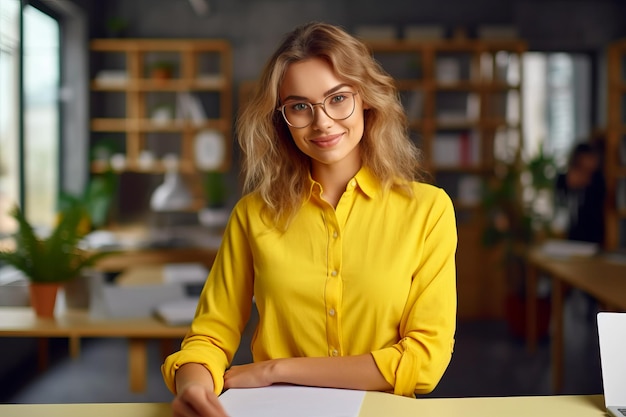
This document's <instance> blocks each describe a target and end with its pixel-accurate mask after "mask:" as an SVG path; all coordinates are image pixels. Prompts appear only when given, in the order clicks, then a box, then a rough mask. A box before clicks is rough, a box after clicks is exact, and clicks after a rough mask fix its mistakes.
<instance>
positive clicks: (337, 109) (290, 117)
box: [276, 91, 358, 129]
mask: <svg viewBox="0 0 626 417" xmlns="http://www.w3.org/2000/svg"><path fill="white" fill-rule="evenodd" d="M357 94H358V93H353V92H349V91H340V92H338V93H333V94H331V95H329V96H326V98H324V101H322V102H321V103H309V102H306V101H295V100H293V101H289V102H287V103H285V104H283V105H282V106H280V107H279V108H277V109H276V110H277V111H280V112H281V113H282V114H283V118H284V119H285V121H286V122H287V124H288V125H289V126H291V127H295V128H296V129H302V128H305V127H307V126H309V125H311V123H313V119H314V117H315V115H314V110H313V108H314V107H315V106H322V110H323V111H324V113H326V115H327V116H328V117H330V118H331V119H333V120H345V119H347V118H348V117H350V116H352V113H354V107H355V99H354V96H355V95H357Z"/></svg>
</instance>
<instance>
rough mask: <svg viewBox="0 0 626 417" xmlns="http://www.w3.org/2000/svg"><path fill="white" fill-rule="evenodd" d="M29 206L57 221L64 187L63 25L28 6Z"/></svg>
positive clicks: (45, 221) (31, 214) (39, 221)
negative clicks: (61, 166)
mask: <svg viewBox="0 0 626 417" xmlns="http://www.w3.org/2000/svg"><path fill="white" fill-rule="evenodd" d="M23 21H24V30H23V37H22V41H23V43H24V50H23V51H24V52H23V72H22V73H23V77H24V95H23V97H24V102H23V103H24V106H23V112H24V113H23V115H24V135H23V141H24V142H23V143H24V175H25V176H24V207H25V209H26V216H27V217H28V218H29V220H30V221H31V222H32V223H33V224H36V225H46V226H50V225H52V224H53V222H54V220H55V212H56V204H57V196H58V192H59V145H60V138H59V136H60V126H59V98H58V92H59V72H60V58H59V24H58V22H57V21H56V20H55V19H54V18H52V17H51V16H49V15H47V14H45V13H43V12H41V11H40V10H38V9H36V8H34V7H32V6H26V7H25V8H24V20H23Z"/></svg>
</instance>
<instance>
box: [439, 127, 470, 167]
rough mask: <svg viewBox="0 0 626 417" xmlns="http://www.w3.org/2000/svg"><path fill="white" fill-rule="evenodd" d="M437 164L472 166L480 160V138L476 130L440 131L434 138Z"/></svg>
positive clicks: (441, 165) (444, 165)
mask: <svg viewBox="0 0 626 417" xmlns="http://www.w3.org/2000/svg"><path fill="white" fill-rule="evenodd" d="M433 162H434V163H435V166H439V167H442V168H445V167H459V166H471V165H476V164H478V163H479V162H480V140H479V137H478V133H477V132H476V131H463V132H460V133H439V134H437V135H436V136H435V137H434V140H433Z"/></svg>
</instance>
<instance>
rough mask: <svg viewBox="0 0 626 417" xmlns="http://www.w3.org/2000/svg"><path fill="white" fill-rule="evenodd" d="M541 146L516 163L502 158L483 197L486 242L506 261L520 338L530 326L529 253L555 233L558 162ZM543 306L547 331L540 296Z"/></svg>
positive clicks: (509, 310)
mask: <svg viewBox="0 0 626 417" xmlns="http://www.w3.org/2000/svg"><path fill="white" fill-rule="evenodd" d="M539 149H540V150H539V152H538V153H537V154H536V155H535V156H534V157H532V158H530V159H529V160H524V159H523V158H522V156H521V154H517V155H516V157H515V158H514V160H513V161H510V162H502V161H500V162H499V163H498V165H497V167H496V175H494V176H493V177H492V178H490V179H489V180H488V181H487V183H486V186H485V189H484V194H483V201H482V206H483V207H484V208H485V211H486V213H487V222H486V226H485V228H484V230H483V236H482V238H483V244H484V245H485V246H487V247H492V248H499V249H500V250H501V251H502V252H501V253H502V262H501V265H502V267H503V270H504V275H505V276H506V279H507V298H506V305H505V312H506V315H507V319H508V321H509V325H510V328H511V331H512V333H513V334H514V335H516V336H520V337H521V336H523V335H524V329H525V322H524V320H525V315H524V308H525V307H524V306H525V295H526V294H525V290H526V286H525V280H526V275H525V274H526V266H525V265H526V262H525V259H524V257H525V253H526V251H527V250H528V249H529V248H530V247H531V246H532V245H534V244H537V243H539V242H540V241H541V240H542V239H544V238H546V237H549V236H550V235H551V234H552V220H553V213H552V212H551V210H549V206H550V205H551V204H550V203H551V202H552V195H553V192H554V179H555V176H556V164H555V161H554V158H553V157H551V156H549V155H546V154H545V153H544V152H543V150H542V148H541V147H540V148H539ZM542 202H543V203H546V202H547V203H548V204H541V203H542ZM546 206H548V207H547V209H546ZM539 309H540V315H539V317H538V319H539V320H540V322H539V323H538V327H539V329H540V331H542V332H543V333H545V334H547V330H548V321H549V317H548V315H549V301H548V300H547V298H546V299H540V300H539Z"/></svg>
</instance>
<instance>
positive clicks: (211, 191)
mask: <svg viewBox="0 0 626 417" xmlns="http://www.w3.org/2000/svg"><path fill="white" fill-rule="evenodd" d="M204 194H205V197H206V206H207V207H209V208H223V207H224V206H225V205H226V195H227V189H226V184H225V182H224V174H222V173H221V172H217V171H209V172H207V173H206V174H205V175H204Z"/></svg>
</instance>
